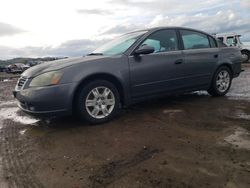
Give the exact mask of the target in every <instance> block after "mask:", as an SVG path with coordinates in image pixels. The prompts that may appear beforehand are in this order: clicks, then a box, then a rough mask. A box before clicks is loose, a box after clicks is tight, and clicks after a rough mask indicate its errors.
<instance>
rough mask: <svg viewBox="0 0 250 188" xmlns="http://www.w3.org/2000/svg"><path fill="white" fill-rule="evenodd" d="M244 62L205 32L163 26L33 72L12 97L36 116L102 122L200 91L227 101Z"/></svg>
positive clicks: (30, 71)
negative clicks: (150, 102) (160, 99)
mask: <svg viewBox="0 0 250 188" xmlns="http://www.w3.org/2000/svg"><path fill="white" fill-rule="evenodd" d="M241 62H242V55H241V52H240V50H239V48H236V47H232V48H228V47H220V46H219V45H218V43H217V41H216V39H215V38H214V37H213V36H211V35H209V34H207V33H205V32H202V31H198V30H194V29H188V28H182V27H160V28H153V29H148V30H141V31H136V32H131V33H128V34H125V35H122V36H120V37H118V38H117V39H115V40H112V41H111V42H109V43H107V44H105V45H104V46H102V47H100V48H98V49H97V50H95V51H94V52H93V53H91V54H89V55H87V56H85V57H78V58H68V59H63V60H57V61H53V62H46V63H43V64H40V65H37V66H34V67H31V68H30V69H28V70H27V71H25V72H24V73H23V74H22V75H21V78H20V79H19V81H18V83H17V85H16V88H15V90H14V91H13V94H14V96H15V98H16V99H17V100H18V101H19V107H20V108H21V109H22V110H23V111H24V112H26V113H29V114H32V115H38V116H43V115H49V116H51V115H59V114H60V115H69V114H71V113H72V112H75V113H76V114H77V115H78V116H79V117H81V118H83V119H85V120H87V121H89V122H91V123H103V122H106V121H108V120H110V119H112V118H113V117H114V116H115V115H116V114H117V112H118V111H119V110H120V108H121V107H122V106H127V105H130V104H133V103H136V102H139V101H142V100H147V99H149V98H153V97H157V96H164V95H170V94H178V93H184V92H191V91H197V90H207V91H208V92H209V93H210V94H211V95H212V96H223V95H225V94H226V93H227V92H228V90H229V89H230V86H231V81H232V79H233V78H235V77H237V76H238V75H239V74H240V73H241Z"/></svg>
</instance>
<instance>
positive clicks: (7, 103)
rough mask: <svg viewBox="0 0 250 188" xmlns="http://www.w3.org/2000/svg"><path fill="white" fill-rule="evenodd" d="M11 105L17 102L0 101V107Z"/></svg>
mask: <svg viewBox="0 0 250 188" xmlns="http://www.w3.org/2000/svg"><path fill="white" fill-rule="evenodd" d="M13 105H15V106H16V105H17V102H16V101H15V100H13V101H7V102H5V101H0V107H9V106H13Z"/></svg>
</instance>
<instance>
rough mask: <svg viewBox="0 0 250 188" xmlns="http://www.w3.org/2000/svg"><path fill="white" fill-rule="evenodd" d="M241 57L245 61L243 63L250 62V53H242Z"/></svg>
mask: <svg viewBox="0 0 250 188" xmlns="http://www.w3.org/2000/svg"><path fill="white" fill-rule="evenodd" d="M241 53H242V56H243V58H244V59H245V60H244V61H243V63H248V62H249V60H250V52H249V51H242V52H241Z"/></svg>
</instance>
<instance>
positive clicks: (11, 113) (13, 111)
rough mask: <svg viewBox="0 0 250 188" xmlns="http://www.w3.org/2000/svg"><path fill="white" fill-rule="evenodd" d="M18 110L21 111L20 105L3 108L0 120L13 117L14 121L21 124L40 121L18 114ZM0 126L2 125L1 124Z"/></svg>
mask: <svg viewBox="0 0 250 188" xmlns="http://www.w3.org/2000/svg"><path fill="white" fill-rule="evenodd" d="M18 111H19V108H18V107H9V108H1V109H0V120H5V119H11V120H12V121H14V122H17V123H21V124H34V123H36V122H38V121H39V120H37V119H35V118H32V117H28V116H21V115H19V114H18ZM0 126H2V125H1V124H0ZM0 128H1V127H0Z"/></svg>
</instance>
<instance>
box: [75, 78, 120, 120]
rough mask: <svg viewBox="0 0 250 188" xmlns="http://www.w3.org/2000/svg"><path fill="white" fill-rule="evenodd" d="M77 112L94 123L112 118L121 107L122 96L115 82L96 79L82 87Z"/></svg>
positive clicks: (82, 117)
mask: <svg viewBox="0 0 250 188" xmlns="http://www.w3.org/2000/svg"><path fill="white" fill-rule="evenodd" d="M76 107H77V109H76V110H77V114H78V116H79V117H80V118H81V119H85V120H87V121H88V122H90V123H92V124H98V123H104V122H106V121H109V120H111V119H112V118H113V117H114V116H115V115H116V114H117V112H118V111H119V109H120V97H119V92H118V91H117V89H116V87H115V86H114V84H112V83H111V82H108V81H104V80H95V81H92V82H90V83H88V84H87V85H86V86H85V87H83V88H82V89H81V91H80V92H79V95H78V99H77V104H76Z"/></svg>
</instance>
